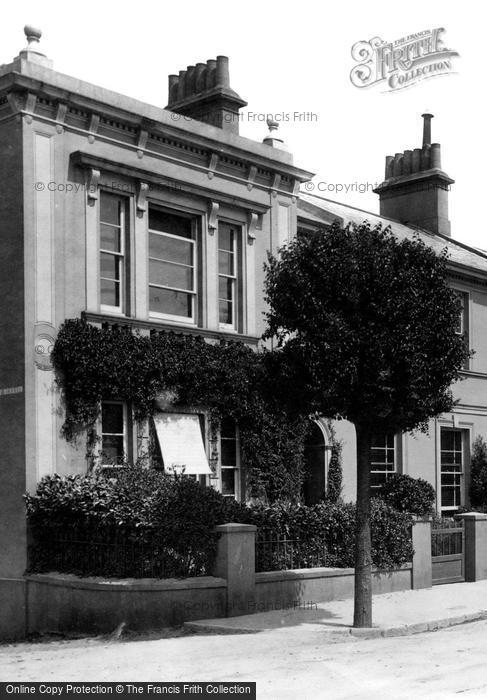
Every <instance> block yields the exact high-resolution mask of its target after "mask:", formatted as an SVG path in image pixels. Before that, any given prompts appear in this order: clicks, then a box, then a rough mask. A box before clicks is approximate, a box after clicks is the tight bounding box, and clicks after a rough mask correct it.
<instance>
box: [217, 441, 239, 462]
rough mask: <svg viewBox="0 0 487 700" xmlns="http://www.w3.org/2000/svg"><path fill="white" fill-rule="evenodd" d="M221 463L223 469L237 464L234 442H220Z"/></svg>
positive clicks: (235, 444)
mask: <svg viewBox="0 0 487 700" xmlns="http://www.w3.org/2000/svg"><path fill="white" fill-rule="evenodd" d="M221 463H222V465H223V466H224V467H233V466H236V464H237V442H236V440H226V439H222V441H221Z"/></svg>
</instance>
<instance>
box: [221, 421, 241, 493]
mask: <svg viewBox="0 0 487 700" xmlns="http://www.w3.org/2000/svg"><path fill="white" fill-rule="evenodd" d="M239 448H240V445H239V436H238V428H237V425H236V423H235V421H234V420H232V419H231V418H228V417H227V418H223V420H222V422H221V426H220V449H219V455H220V490H221V492H222V494H223V495H224V496H227V497H229V498H235V500H240V492H241V487H240V449H239Z"/></svg>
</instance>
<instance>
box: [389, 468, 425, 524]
mask: <svg viewBox="0 0 487 700" xmlns="http://www.w3.org/2000/svg"><path fill="white" fill-rule="evenodd" d="M377 496H378V497H379V498H380V499H382V500H383V501H385V502H386V503H388V504H389V505H390V506H392V508H394V509H395V510H398V511H400V512H402V513H410V514H411V515H420V516H421V515H431V514H432V513H433V510H434V502H435V490H434V488H433V487H432V486H431V484H430V483H429V482H428V481H425V480H424V479H414V478H413V477H412V476H408V475H407V474H391V476H390V477H389V478H388V479H387V481H386V483H385V484H384V485H383V486H381V488H380V489H379V490H378V492H377Z"/></svg>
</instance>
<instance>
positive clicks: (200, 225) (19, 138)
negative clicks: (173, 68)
mask: <svg viewBox="0 0 487 700" xmlns="http://www.w3.org/2000/svg"><path fill="white" fill-rule="evenodd" d="M26 35H27V39H28V46H27V47H26V48H25V49H24V50H23V51H21V52H20V54H19V56H18V57H17V58H15V59H14V60H13V62H12V63H10V64H7V65H3V66H0V156H1V160H0V178H1V185H2V190H1V196H0V222H1V223H0V245H1V251H2V255H1V258H0V260H1V266H2V274H1V278H0V290H1V294H0V299H1V305H2V312H1V314H0V324H1V338H2V344H1V355H0V434H1V436H2V452H1V456H0V459H1V463H2V475H3V484H2V486H3V488H2V495H1V499H2V501H1V508H0V522H1V527H0V538H1V546H0V599H1V600H2V604H1V605H0V612H1V614H0V617H1V619H2V625H3V626H4V628H5V629H7V630H10V631H11V630H12V629H15V626H16V625H17V626H18V625H20V624H21V622H20V618H21V616H22V609H23V606H24V602H23V601H24V585H25V584H24V581H23V578H22V576H23V572H24V570H25V565H26V546H27V543H26V523H25V515H24V509H23V503H22V494H23V493H24V492H25V490H26V489H27V490H33V489H34V488H35V485H36V483H37V482H38V481H39V479H41V478H42V477H43V476H44V475H46V474H52V473H54V472H57V473H59V474H77V473H85V472H86V470H87V461H86V455H85V449H84V448H83V446H78V447H76V446H73V445H72V444H70V443H68V442H67V441H66V440H65V439H64V438H63V437H62V436H61V433H60V429H61V426H62V423H63V406H62V403H61V400H60V396H59V393H58V391H57V389H56V388H55V384H54V373H53V370H52V365H51V361H50V352H51V349H52V346H53V343H54V341H55V338H56V334H57V331H58V330H59V327H60V326H61V324H62V323H63V322H64V321H65V319H69V318H80V317H83V318H84V319H86V321H88V322H89V323H91V324H95V325H99V326H101V325H103V324H108V325H117V324H118V325H126V326H129V327H130V328H132V329H134V330H136V329H137V330H138V331H139V332H140V333H141V334H146V335H148V334H150V333H151V332H158V331H163V330H167V329H173V330H176V331H177V332H182V333H190V334H195V335H199V336H202V337H204V338H205V339H206V340H208V341H210V342H213V341H214V340H215V339H218V338H229V339H238V340H241V341H243V342H244V343H246V344H248V345H250V346H252V347H254V348H255V349H257V347H258V344H259V340H260V337H261V335H262V333H263V331H264V318H263V313H262V312H263V310H264V302H263V300H262V290H263V281H264V270H263V263H264V261H265V260H266V256H267V251H272V252H273V253H276V252H277V250H278V249H279V248H280V247H281V246H282V245H283V244H285V243H286V241H289V240H290V239H291V238H292V237H293V236H295V235H296V234H297V231H298V230H299V229H302V230H310V229H316V228H322V227H323V226H326V225H328V224H330V223H331V222H332V221H333V220H335V219H339V220H340V221H341V222H343V223H346V222H348V221H350V220H351V221H356V222H362V221H363V220H364V219H368V220H369V221H370V222H371V223H372V224H375V223H376V222H377V221H379V220H384V221H385V222H386V223H391V225H392V228H393V231H394V232H395V233H396V234H397V235H398V236H400V237H403V236H411V235H413V234H414V232H415V231H417V230H420V231H421V236H422V237H423V238H424V240H425V242H426V243H428V244H429V245H431V246H433V247H434V248H435V249H436V250H438V251H439V250H440V249H442V248H443V247H444V246H445V245H448V248H449V251H450V272H451V283H452V286H454V287H455V289H457V290H458V293H459V294H460V295H461V298H462V300H463V311H462V314H461V318H459V327H458V332H459V333H462V334H465V335H466V337H467V338H468V341H469V344H470V346H471V347H472V348H475V350H476V354H475V355H474V357H473V358H472V359H471V360H470V361H469V364H468V366H466V367H465V371H464V375H465V381H464V382H463V383H462V384H460V385H459V386H458V387H457V388H456V393H457V395H458V398H459V404H458V406H457V407H456V408H455V411H454V413H452V414H449V415H445V416H443V417H442V418H441V419H438V420H436V421H434V422H433V423H432V425H431V430H430V434H429V435H428V436H423V435H421V436H419V437H418V436H410V435H403V436H399V435H396V436H394V435H377V436H376V442H375V445H374V449H373V451H372V452H373V453H372V458H371V469H372V472H373V482H374V484H375V485H376V486H377V485H379V484H380V483H382V482H383V481H384V480H385V479H386V478H387V476H388V474H390V473H393V472H396V471H402V472H404V473H408V474H411V475H412V476H422V477H423V478H426V479H428V480H429V481H430V482H431V483H432V484H433V485H434V486H435V488H436V490H437V498H438V503H437V506H438V509H439V510H442V511H448V510H455V509H456V508H458V506H459V505H460V504H463V503H465V502H466V501H467V499H468V465H469V454H470V446H471V444H472V440H473V438H474V436H476V435H477V434H479V433H480V434H483V435H487V402H486V400H485V398H484V397H485V389H484V387H485V386H486V384H485V382H486V379H487V351H486V350H485V348H486V346H487V337H486V336H487V256H486V255H484V254H483V253H481V252H479V251H476V250H473V249H471V248H469V247H468V246H466V245H463V244H461V243H457V242H454V241H453V240H452V239H451V238H450V231H449V224H448V213H447V197H448V189H449V187H450V184H451V183H452V182H453V181H452V180H451V179H450V178H449V177H448V176H447V175H446V174H445V173H444V172H443V171H442V170H441V165H440V161H439V158H440V154H439V146H438V145H437V144H431V139H430V133H429V124H430V117H429V116H426V117H425V135H424V143H423V146H422V148H420V149H415V150H414V151H405V152H404V153H403V154H397V155H396V156H395V158H392V159H391V158H389V159H388V160H387V168H386V179H385V181H384V183H383V184H382V185H381V186H380V187H379V188H378V194H379V196H380V200H381V217H378V216H376V215H373V214H369V213H367V212H363V211H360V210H358V209H354V208H352V207H347V206H346V205H343V204H338V203H336V202H332V201H329V200H325V199H321V198H318V197H312V196H309V195H302V194H300V186H301V184H302V183H303V182H306V181H308V180H309V179H310V178H311V177H312V173H310V172H308V171H306V170H303V169H300V168H298V167H296V166H295V165H294V162H293V157H292V155H291V154H290V153H289V152H288V151H287V150H286V149H285V147H284V144H283V143H282V141H281V140H280V138H279V137H278V135H277V133H276V132H275V130H274V126H273V125H272V124H271V130H270V132H269V134H268V135H267V137H266V138H265V139H264V141H263V143H258V142H255V141H251V140H249V139H247V138H243V137H241V136H240V135H239V133H238V126H239V120H238V114H239V110H241V109H242V108H243V107H245V105H246V102H245V101H244V100H243V99H242V98H241V97H239V95H238V94H237V93H236V92H234V91H233V90H232V89H231V88H230V80H229V72H228V59H227V58H226V57H224V56H218V57H217V58H216V59H215V60H213V59H211V60H208V61H206V63H198V64H196V66H190V67H188V68H187V69H186V70H184V71H181V72H180V73H179V75H172V76H169V100H168V105H167V107H166V108H165V109H161V108H159V107H154V106H151V105H148V104H144V103H141V102H138V101H136V100H134V99H131V98H129V97H126V96H123V95H119V94H116V93H113V92H111V91H109V90H105V89H103V88H100V87H97V86H95V85H91V84H88V83H85V82H83V81H80V80H78V79H76V78H72V77H69V76H66V75H63V74H60V73H58V72H56V71H55V70H53V68H52V64H51V61H50V60H48V59H47V58H46V56H44V55H43V53H42V50H41V48H40V46H39V38H40V32H38V31H37V30H34V29H32V28H26ZM389 219H390V221H389ZM395 221H397V222H401V223H396V222H395ZM324 274H326V271H324ZM149 429H151V430H153V431H154V434H155V436H156V438H157V442H158V448H159V450H160V456H161V459H162V461H163V463H164V465H165V467H167V468H171V467H173V466H175V467H176V468H177V466H178V465H179V466H180V465H184V468H185V470H186V473H190V474H194V475H195V476H196V477H198V478H199V479H201V480H202V481H205V482H206V483H208V484H212V485H213V486H214V487H215V488H217V489H219V490H220V491H222V493H223V494H225V495H227V496H229V497H235V498H237V499H244V498H245V475H244V474H242V470H241V469H240V457H239V435H238V426H236V425H235V424H234V423H232V421H230V420H224V421H223V423H222V426H221V431H220V434H219V436H218V445H217V449H216V452H215V454H216V458H215V457H214V455H213V456H212V458H211V459H210V446H209V436H208V425H207V416H206V415H205V412H204V410H200V409H195V408H194V407H191V406H188V407H186V408H185V409H184V410H182V409H181V408H179V409H177V410H176V409H170V408H168V407H164V405H161V410H160V412H159V413H157V414H156V415H155V418H154V422H153V425H152V426H149V425H148V424H147V422H145V423H143V424H140V423H138V422H137V421H136V420H135V419H134V417H133V414H132V407H131V406H130V405H129V404H127V403H124V402H121V401H117V400H114V399H113V397H107V398H106V400H105V401H103V402H102V406H101V410H100V418H99V425H98V433H99V435H100V438H101V448H102V450H101V452H102V458H101V462H102V463H103V462H104V460H106V462H107V463H113V462H115V463H116V462H119V461H121V460H122V459H127V460H128V461H131V462H132V461H136V460H137V458H138V457H139V456H140V455H141V454H145V453H146V452H147V444H148V440H149ZM336 431H337V435H338V437H339V438H342V439H343V441H344V452H343V458H344V493H343V495H344V497H345V498H346V499H347V500H351V499H353V498H354V494H355V454H354V450H355V440H354V434H353V428H352V426H350V425H348V424H347V423H344V422H343V423H337V425H336ZM329 454H330V435H329V434H328V429H327V427H326V424H325V422H316V423H315V424H314V425H313V429H312V430H311V431H310V436H309V438H308V445H307V449H306V457H307V462H308V468H309V477H308V480H307V484H306V498H307V500H308V502H313V501H314V500H316V499H317V498H319V496H320V495H321V493H322V492H323V489H324V488H325V486H326V479H327V466H328V459H329ZM210 465H211V466H210Z"/></svg>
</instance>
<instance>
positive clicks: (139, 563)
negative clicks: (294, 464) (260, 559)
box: [26, 469, 412, 577]
mask: <svg viewBox="0 0 487 700" xmlns="http://www.w3.org/2000/svg"><path fill="white" fill-rule="evenodd" d="M26 504H27V513H28V519H29V524H30V527H31V532H32V535H33V539H34V547H33V548H32V556H31V557H30V570H31V571H49V570H58V571H63V572H68V573H77V574H80V575H103V576H124V577H127V576H131V577H143V576H149V575H154V576H161V577H167V576H194V575H207V574H209V573H211V571H212V566H213V562H214V557H215V553H216V543H217V536H216V533H215V526H216V525H218V524H222V523H225V522H241V523H253V524H255V525H256V526H257V528H258V541H260V542H261V541H265V542H267V543H269V542H271V543H272V546H271V547H270V549H269V550H268V556H267V555H266V556H267V559H266V561H265V563H264V568H266V569H269V567H271V568H273V569H281V568H290V567H291V566H292V567H293V568H302V567H308V566H333V567H352V566H353V563H354V529H355V506H354V505H353V504H350V503H347V504H345V503H329V502H328V503H327V502H323V503H319V504H317V505H315V506H302V505H295V504H289V503H287V504H284V503H277V504H273V505H272V506H254V507H252V508H250V507H248V506H245V505H242V504H239V503H236V502H235V501H234V500H233V499H228V498H224V497H223V496H222V495H221V494H220V493H218V492H217V491H215V490H214V489H213V488H208V487H204V486H201V485H200V484H199V483H198V482H197V481H195V480H194V479H192V478H190V477H185V476H182V477H176V478H174V477H169V476H167V475H165V474H162V473H160V472H157V471H155V470H144V469H127V470H121V472H120V475H119V477H118V478H117V479H108V478H106V477H105V476H102V475H96V474H94V475H87V476H68V477H60V476H57V475H54V476H48V477H44V479H42V481H41V482H40V483H39V485H38V487H37V491H36V493H35V495H33V496H30V495H27V496H26ZM409 527H410V518H409V516H407V515H406V514H404V513H398V512H397V511H395V510H394V509H393V508H391V506H389V505H387V504H386V503H384V502H383V501H380V500H377V499H374V500H373V502H372V559H373V564H374V565H375V566H376V567H377V568H380V569H391V568H393V567H395V566H398V565H401V564H403V563H404V562H406V561H409V560H410V559H411V557H412V549H411V539H410V533H409ZM69 533H74V536H69V537H68V539H66V540H65V541H64V543H63V541H62V540H63V538H64V537H67V535H68V534H69ZM80 533H81V534H80ZM60 539H61V542H60ZM284 539H285V540H287V541H292V542H293V544H292V547H293V551H292V552H291V555H292V556H291V558H290V557H289V549H286V545H284V549H279V548H276V547H275V546H274V545H275V543H276V541H281V542H282V540H284ZM78 540H82V542H81V543H79V542H78ZM77 542H78V544H77ZM259 546H260V545H258V547H257V549H258V551H259ZM77 547H78V548H77ZM67 550H69V552H71V554H69V552H67Z"/></svg>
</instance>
